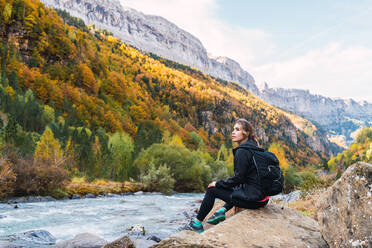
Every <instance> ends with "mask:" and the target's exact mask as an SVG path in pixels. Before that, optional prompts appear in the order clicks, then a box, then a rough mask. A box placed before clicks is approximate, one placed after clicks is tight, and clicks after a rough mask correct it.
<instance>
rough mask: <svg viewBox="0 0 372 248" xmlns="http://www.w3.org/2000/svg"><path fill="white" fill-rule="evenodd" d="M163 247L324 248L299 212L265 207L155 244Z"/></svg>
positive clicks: (311, 223) (309, 221) (314, 226)
mask: <svg viewBox="0 0 372 248" xmlns="http://www.w3.org/2000/svg"><path fill="white" fill-rule="evenodd" d="M154 247H157V248H160V247H161V248H165V247H234V248H235V247H255V248H257V247H328V246H327V243H326V242H325V241H324V240H323V238H322V235H321V233H320V231H319V227H318V223H317V222H316V221H315V220H313V219H311V218H309V217H306V216H303V215H302V214H300V213H299V212H297V211H295V210H293V209H290V208H287V207H285V208H284V209H281V207H280V206H279V205H276V204H269V205H268V206H266V207H265V208H263V209H260V210H244V211H241V212H239V213H238V214H236V215H234V216H232V217H231V218H228V219H227V220H226V221H224V222H222V223H220V224H218V225H217V226H215V227H213V228H210V229H208V230H206V231H205V232H204V233H202V234H197V233H194V232H191V231H182V232H179V233H177V234H175V235H173V236H171V237H169V238H167V239H165V240H163V241H161V242H160V243H159V244H157V245H155V246H154Z"/></svg>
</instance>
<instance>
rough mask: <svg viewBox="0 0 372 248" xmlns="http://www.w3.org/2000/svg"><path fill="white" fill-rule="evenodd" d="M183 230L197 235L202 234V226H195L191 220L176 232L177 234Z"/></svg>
mask: <svg viewBox="0 0 372 248" xmlns="http://www.w3.org/2000/svg"><path fill="white" fill-rule="evenodd" d="M183 230H189V231H194V232H197V233H202V232H204V228H203V225H202V224H200V225H197V224H195V222H194V221H193V220H191V221H190V222H189V223H188V224H186V225H185V226H183V227H181V228H179V229H178V230H177V232H180V231H183Z"/></svg>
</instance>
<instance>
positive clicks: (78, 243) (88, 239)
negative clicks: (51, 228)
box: [54, 233, 107, 248]
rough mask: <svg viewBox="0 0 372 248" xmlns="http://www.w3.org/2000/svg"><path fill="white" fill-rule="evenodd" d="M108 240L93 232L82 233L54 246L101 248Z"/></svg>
mask: <svg viewBox="0 0 372 248" xmlns="http://www.w3.org/2000/svg"><path fill="white" fill-rule="evenodd" d="M106 244H107V241H106V240H104V239H102V238H101V237H98V236H96V235H94V234H91V233H81V234H78V235H76V236H75V237H74V238H73V239H69V240H66V241H62V242H58V243H57V244H56V245H55V246H54V248H101V247H103V246H104V245H106Z"/></svg>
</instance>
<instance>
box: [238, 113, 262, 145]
mask: <svg viewBox="0 0 372 248" xmlns="http://www.w3.org/2000/svg"><path fill="white" fill-rule="evenodd" d="M235 124H240V125H241V126H242V128H243V131H244V132H246V133H248V134H247V136H248V140H250V141H253V142H254V143H256V145H258V142H257V140H256V137H255V135H254V132H253V127H252V125H251V124H250V123H249V122H248V121H247V120H246V119H239V120H237V121H236V122H235Z"/></svg>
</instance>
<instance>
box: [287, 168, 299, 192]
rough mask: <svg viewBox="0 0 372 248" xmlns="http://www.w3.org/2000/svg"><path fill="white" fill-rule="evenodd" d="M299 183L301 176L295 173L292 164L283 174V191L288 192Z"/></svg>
mask: <svg viewBox="0 0 372 248" xmlns="http://www.w3.org/2000/svg"><path fill="white" fill-rule="evenodd" d="M301 184H302V178H301V177H300V175H299V174H298V173H297V171H296V168H294V167H293V166H289V167H288V169H287V171H286V174H285V176H284V186H285V188H284V191H285V192H290V191H292V190H294V189H295V188H296V187H298V186H300V185H301Z"/></svg>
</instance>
